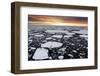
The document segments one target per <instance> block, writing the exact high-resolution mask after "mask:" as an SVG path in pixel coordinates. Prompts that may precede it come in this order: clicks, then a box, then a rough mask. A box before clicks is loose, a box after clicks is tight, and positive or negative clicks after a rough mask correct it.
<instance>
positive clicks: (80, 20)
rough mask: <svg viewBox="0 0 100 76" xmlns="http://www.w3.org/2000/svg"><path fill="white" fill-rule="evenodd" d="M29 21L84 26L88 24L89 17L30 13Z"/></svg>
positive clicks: (37, 23) (43, 23)
mask: <svg viewBox="0 0 100 76" xmlns="http://www.w3.org/2000/svg"><path fill="white" fill-rule="evenodd" d="M28 22H29V23H32V24H35V25H49V26H50V25H55V26H56V25H57V26H83V27H86V26H87V25H88V18H87V17H71V16H49V15H28Z"/></svg>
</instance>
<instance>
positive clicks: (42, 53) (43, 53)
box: [33, 48, 49, 60]
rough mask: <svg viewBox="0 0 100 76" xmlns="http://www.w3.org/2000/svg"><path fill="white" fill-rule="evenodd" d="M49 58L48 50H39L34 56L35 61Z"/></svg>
mask: <svg viewBox="0 0 100 76" xmlns="http://www.w3.org/2000/svg"><path fill="white" fill-rule="evenodd" d="M48 57H49V56H48V50H47V49H44V48H38V49H37V50H36V51H35V53H34V55H33V59H37V60H38V59H47V58H48Z"/></svg>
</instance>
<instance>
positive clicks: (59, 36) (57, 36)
mask: <svg viewBox="0 0 100 76" xmlns="http://www.w3.org/2000/svg"><path fill="white" fill-rule="evenodd" d="M52 37H54V38H62V35H53V36H52Z"/></svg>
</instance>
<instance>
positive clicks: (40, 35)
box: [35, 34, 44, 37]
mask: <svg viewBox="0 0 100 76" xmlns="http://www.w3.org/2000/svg"><path fill="white" fill-rule="evenodd" d="M35 36H36V37H42V36H44V35H42V34H39V35H35Z"/></svg>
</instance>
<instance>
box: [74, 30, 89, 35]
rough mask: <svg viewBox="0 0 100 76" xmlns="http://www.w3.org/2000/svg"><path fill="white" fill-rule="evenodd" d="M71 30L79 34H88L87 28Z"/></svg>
mask: <svg viewBox="0 0 100 76" xmlns="http://www.w3.org/2000/svg"><path fill="white" fill-rule="evenodd" d="M73 32H74V33H79V34H88V32H87V30H80V31H73Z"/></svg>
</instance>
